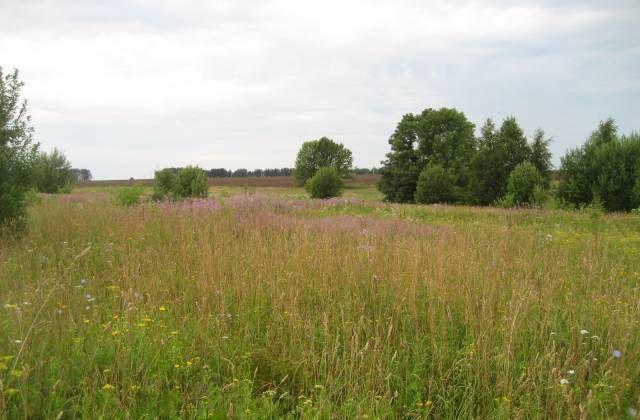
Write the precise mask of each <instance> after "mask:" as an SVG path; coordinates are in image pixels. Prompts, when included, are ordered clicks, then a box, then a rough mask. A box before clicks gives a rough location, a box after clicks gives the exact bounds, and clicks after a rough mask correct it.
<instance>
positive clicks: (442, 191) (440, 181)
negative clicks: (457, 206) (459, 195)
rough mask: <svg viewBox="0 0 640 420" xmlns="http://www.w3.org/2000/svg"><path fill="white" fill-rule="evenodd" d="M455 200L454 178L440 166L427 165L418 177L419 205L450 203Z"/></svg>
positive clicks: (417, 192)
mask: <svg viewBox="0 0 640 420" xmlns="http://www.w3.org/2000/svg"><path fill="white" fill-rule="evenodd" d="M453 198H454V180H453V177H452V176H451V175H450V174H449V173H448V172H447V171H445V170H444V168H443V167H442V166H440V165H427V166H426V167H425V168H424V169H423V170H422V172H420V176H419V177H418V186H417V188H416V194H415V201H416V202H417V203H423V204H432V203H450V202H452V201H453Z"/></svg>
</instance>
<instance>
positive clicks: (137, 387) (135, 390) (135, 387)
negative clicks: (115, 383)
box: [131, 385, 140, 392]
mask: <svg viewBox="0 0 640 420" xmlns="http://www.w3.org/2000/svg"><path fill="white" fill-rule="evenodd" d="M131 390H132V391H133V392H137V391H139V390H140V385H131Z"/></svg>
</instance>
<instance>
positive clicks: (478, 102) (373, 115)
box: [0, 0, 640, 178]
mask: <svg viewBox="0 0 640 420" xmlns="http://www.w3.org/2000/svg"><path fill="white" fill-rule="evenodd" d="M638 11H640V8H639V7H638V5H637V3H633V2H620V3H617V4H613V5H612V4H610V3H605V2H576V3H563V4H558V3H557V2H552V3H545V2H526V3H525V2H508V1H484V2H470V1H453V2H452V1H429V2H425V1H417V0H416V1H412V0H398V1H387V0H377V1H374V0H372V1H363V0H356V1H350V2H345V1H336V0H328V1H324V2H297V1H294V0H271V1H262V2H253V1H242V0H235V1H231V0H224V1H215V2H212V1H205V0H190V1H177V0H176V1H171V0H161V1H158V0H130V1H126V0H118V1H113V2H98V1H83V2H75V1H70V0H66V1H65V0H63V1H46V0H34V1H28V0H27V1H17V0H3V2H2V4H1V5H0V57H2V62H0V65H2V66H4V67H8V68H11V67H18V68H20V69H21V71H22V77H23V80H25V82H26V83H27V85H26V87H25V91H24V93H25V96H27V97H28V98H29V100H30V106H31V108H30V109H31V113H32V115H33V119H34V124H35V126H36V129H37V137H38V139H39V140H40V141H41V142H42V143H43V145H44V146H45V147H52V146H54V145H55V146H58V147H61V148H62V149H64V150H66V152H67V154H68V156H69V157H70V158H71V160H72V162H73V163H74V164H76V165H77V166H82V167H89V168H92V169H93V170H94V173H95V175H96V176H97V177H101V178H113V177H129V176H135V177H140V176H149V175H151V174H152V172H153V170H154V169H155V168H156V167H158V166H165V165H179V164H186V163H190V162H193V163H197V164H200V165H201V166H204V167H219V166H227V167H233V168H235V167H249V168H253V167H267V166H290V165H291V164H292V162H293V160H294V157H295V153H296V150H297V148H298V147H299V145H300V143H301V142H302V141H304V140H308V139H311V138H317V137H319V136H322V135H327V136H330V137H331V136H333V137H334V138H336V140H339V141H342V142H344V143H345V144H346V145H347V146H348V147H350V148H351V149H352V150H353V152H354V155H355V161H356V163H357V164H358V165H360V166H371V165H375V164H378V162H379V161H380V160H381V159H382V158H383V157H384V153H385V152H386V151H387V147H388V145H387V142H386V140H387V138H388V136H389V134H390V133H391V132H392V131H393V129H394V126H395V124H396V122H397V121H398V120H399V118H400V116H401V115H402V114H404V113H407V112H419V111H421V110H422V109H423V108H425V107H438V106H453V107H457V108H459V109H461V110H463V111H465V112H466V113H467V115H468V116H469V117H470V118H472V119H473V120H474V122H476V123H480V122H481V121H482V120H484V118H486V117H489V116H493V117H497V118H502V117H504V116H506V115H511V114H515V115H516V116H517V117H518V118H519V119H520V121H521V122H522V124H523V126H524V127H525V128H526V129H527V131H528V132H531V131H532V130H533V129H534V128H536V127H537V126H542V127H543V128H545V129H547V131H549V132H550V134H554V135H556V137H557V141H556V144H555V145H554V152H555V153H556V155H557V156H556V158H557V157H558V155H559V154H561V153H562V152H564V149H565V148H566V147H567V146H568V145H572V144H573V145H575V144H577V143H579V142H581V141H582V140H583V138H584V137H585V136H586V134H587V133H588V132H589V131H590V130H591V129H592V128H593V127H594V126H595V124H597V122H598V121H599V120H600V119H604V118H606V117H608V116H610V115H611V116H614V117H617V118H618V120H619V123H620V125H621V128H623V129H625V128H627V129H631V128H637V127H627V125H628V124H631V123H634V122H635V120H633V118H632V117H633V116H632V115H631V111H629V109H632V108H633V106H634V105H635V106H636V108H637V105H639V104H638V102H639V90H640V87H639V86H638V79H637V76H636V74H637V71H634V70H637V68H638V65H639V61H640V59H639V58H638V53H637V51H638V50H637V47H636V46H635V43H634V42H633V39H638V36H640V30H639V29H637V28H636V26H635V25H634V22H633V18H632V17H633V15H634V12H636V15H637V12H638ZM634 37H635V38H634ZM561 115H564V116H566V118H561V117H560V116H561Z"/></svg>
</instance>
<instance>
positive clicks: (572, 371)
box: [567, 370, 576, 375]
mask: <svg viewBox="0 0 640 420" xmlns="http://www.w3.org/2000/svg"><path fill="white" fill-rule="evenodd" d="M567 373H568V374H569V375H575V373H576V371H575V370H570V371H569V372H567Z"/></svg>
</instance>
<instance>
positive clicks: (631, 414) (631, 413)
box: [627, 407, 638, 418]
mask: <svg viewBox="0 0 640 420" xmlns="http://www.w3.org/2000/svg"><path fill="white" fill-rule="evenodd" d="M627 414H628V415H629V417H631V418H634V417H635V416H637V415H638V410H636V409H635V408H633V407H629V408H627Z"/></svg>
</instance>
